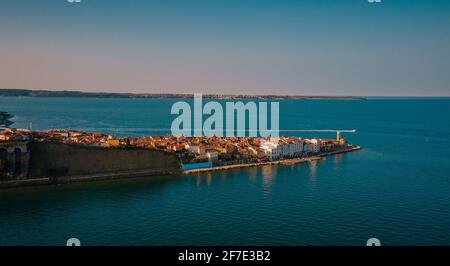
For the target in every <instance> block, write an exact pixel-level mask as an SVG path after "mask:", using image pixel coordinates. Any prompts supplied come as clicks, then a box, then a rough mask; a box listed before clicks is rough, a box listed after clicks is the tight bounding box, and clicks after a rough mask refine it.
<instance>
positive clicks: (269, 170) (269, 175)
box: [262, 165, 277, 196]
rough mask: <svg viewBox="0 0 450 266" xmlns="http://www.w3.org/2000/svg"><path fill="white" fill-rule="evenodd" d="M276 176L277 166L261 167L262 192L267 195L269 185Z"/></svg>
mask: <svg viewBox="0 0 450 266" xmlns="http://www.w3.org/2000/svg"><path fill="white" fill-rule="evenodd" d="M276 176H277V167H276V166H271V165H266V166H263V168H262V178H263V194H264V196H267V195H268V194H269V192H270V187H271V186H272V183H273V181H274V180H275V178H276Z"/></svg>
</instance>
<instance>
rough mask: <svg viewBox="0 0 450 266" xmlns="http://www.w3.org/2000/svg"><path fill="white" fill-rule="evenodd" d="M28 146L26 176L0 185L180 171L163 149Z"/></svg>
mask: <svg viewBox="0 0 450 266" xmlns="http://www.w3.org/2000/svg"><path fill="white" fill-rule="evenodd" d="M28 148H29V152H30V158H29V163H28V169H27V170H28V171H27V176H26V178H21V179H20V180H3V181H0V188H2V187H3V188H5V187H19V186H30V185H45V184H53V183H69V182H80V181H94V180H106V179H115V178H125V177H138V176H151V175H167V174H176V173H180V172H181V162H180V160H179V159H178V156H177V155H176V154H173V153H168V152H163V151H154V150H148V149H142V148H101V147H90V146H82V145H72V144H62V143H37V142H35V143H29V144H28Z"/></svg>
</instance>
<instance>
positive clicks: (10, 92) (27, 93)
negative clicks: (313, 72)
mask: <svg viewBox="0 0 450 266" xmlns="http://www.w3.org/2000/svg"><path fill="white" fill-rule="evenodd" d="M19 96H21V97H72V98H157V99H158V98H159V99H161V98H192V97H193V94H177V93H111V92H82V91H49V90H26V89H0V97H19ZM203 98H206V99H225V100H230V99H234V100H239V99H242V100H251V99H254V100H316V99H317V100H320V99H329V100H361V99H364V98H363V97H355V96H295V95H294V96H292V95H232V94H204V95H203Z"/></svg>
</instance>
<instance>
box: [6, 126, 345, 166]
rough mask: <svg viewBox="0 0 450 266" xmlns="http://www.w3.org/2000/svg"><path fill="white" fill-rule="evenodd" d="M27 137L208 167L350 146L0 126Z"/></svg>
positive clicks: (12, 137)
mask: <svg viewBox="0 0 450 266" xmlns="http://www.w3.org/2000/svg"><path fill="white" fill-rule="evenodd" d="M31 140H32V141H35V142H58V143H65V144H80V145H88V146H97V147H105V148H131V147H136V148H146V149H153V150H160V151H166V152H171V153H176V154H177V155H178V156H179V158H180V160H181V161H182V162H183V164H186V165H188V164H200V163H209V166H213V165H214V166H220V165H227V164H238V163H258V162H270V161H275V160H280V159H291V158H301V157H307V156H311V155H320V154H321V153H325V152H330V151H334V150H339V149H345V148H348V147H349V146H350V145H348V144H347V143H346V140H345V139H344V138H343V137H342V136H339V135H338V136H337V139H318V138H312V139H303V138H299V137H280V138H277V139H272V138H270V137H268V138H258V137H216V136H210V137H206V136H202V137H183V136H181V137H175V136H172V135H165V136H142V137H115V136H113V135H106V134H104V133H101V132H83V131H79V130H69V129H50V130H46V131H34V130H30V129H18V128H7V127H3V128H0V141H31Z"/></svg>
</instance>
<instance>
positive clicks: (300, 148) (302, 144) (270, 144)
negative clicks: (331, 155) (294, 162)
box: [260, 138, 321, 160]
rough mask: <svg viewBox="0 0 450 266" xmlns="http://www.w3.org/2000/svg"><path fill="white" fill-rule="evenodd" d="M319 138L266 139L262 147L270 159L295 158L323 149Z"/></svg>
mask: <svg viewBox="0 0 450 266" xmlns="http://www.w3.org/2000/svg"><path fill="white" fill-rule="evenodd" d="M320 143H321V142H320V140H319V139H300V138H299V139H297V140H290V141H288V142H285V141H272V140H271V141H264V142H262V143H261V145H260V148H261V150H262V152H263V153H264V155H265V157H266V158H267V159H269V160H277V159H281V158H293V157H300V156H304V155H308V154H310V153H318V152H320V150H321V145H320Z"/></svg>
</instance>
